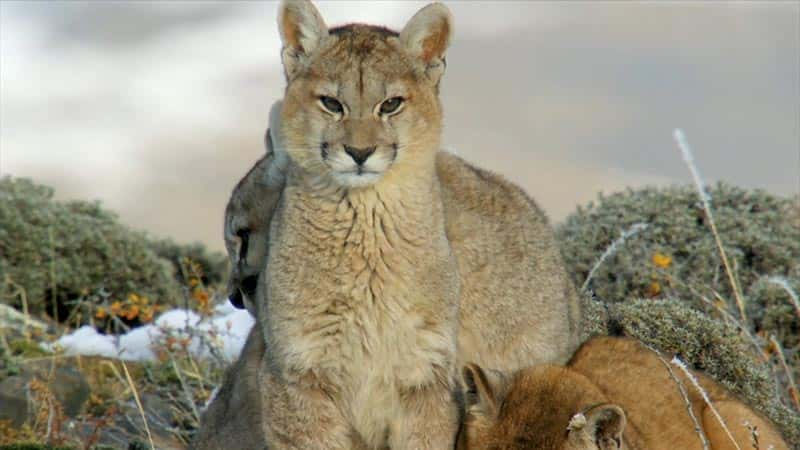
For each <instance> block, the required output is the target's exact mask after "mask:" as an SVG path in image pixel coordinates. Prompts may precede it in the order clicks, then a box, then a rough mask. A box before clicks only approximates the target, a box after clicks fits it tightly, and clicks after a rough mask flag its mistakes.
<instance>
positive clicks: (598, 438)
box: [567, 403, 625, 450]
mask: <svg viewBox="0 0 800 450" xmlns="http://www.w3.org/2000/svg"><path fill="white" fill-rule="evenodd" d="M567 430H568V433H569V439H570V440H572V441H574V442H576V443H577V442H583V443H586V442H593V443H594V444H595V445H596V446H597V448H599V449H600V450H619V449H621V448H622V432H623V431H624V430H625V412H624V411H623V410H622V408H620V407H619V406H617V405H614V404H611V403H604V404H601V405H597V406H593V407H591V408H590V409H588V410H587V411H584V412H582V413H578V414H575V415H574V416H572V419H570V421H569V426H568V427H567Z"/></svg>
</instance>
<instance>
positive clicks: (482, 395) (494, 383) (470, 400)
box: [461, 363, 507, 417]
mask: <svg viewBox="0 0 800 450" xmlns="http://www.w3.org/2000/svg"><path fill="white" fill-rule="evenodd" d="M461 376H462V380H463V383H464V385H463V389H464V402H465V406H466V411H467V414H471V415H473V416H484V417H496V416H497V413H498V410H499V408H500V403H501V402H502V401H503V396H504V395H505V391H506V385H507V380H506V377H505V375H503V374H502V373H500V372H498V371H496V370H483V368H482V367H481V366H479V365H477V364H473V363H468V364H466V365H465V366H464V368H463V369H462V372H461Z"/></svg>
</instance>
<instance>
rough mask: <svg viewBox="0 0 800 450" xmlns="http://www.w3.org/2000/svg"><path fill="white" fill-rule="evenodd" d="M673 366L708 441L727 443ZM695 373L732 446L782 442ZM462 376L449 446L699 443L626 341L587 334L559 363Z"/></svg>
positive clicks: (664, 448)
mask: <svg viewBox="0 0 800 450" xmlns="http://www.w3.org/2000/svg"><path fill="white" fill-rule="evenodd" d="M673 371H674V372H675V375H676V376H677V377H678V378H679V379H680V380H681V382H682V383H683V385H684V386H685V389H686V392H687V394H688V397H689V401H690V402H691V405H692V410H693V412H694V415H695V417H697V420H698V422H699V423H700V425H701V427H702V430H703V432H704V434H705V436H706V437H707V439H708V442H709V448H711V449H713V450H719V449H735V448H736V446H735V445H734V444H733V443H732V442H731V439H730V437H728V435H727V434H726V433H725V431H724V430H723V428H722V426H721V425H720V423H719V421H718V420H717V419H716V417H715V416H714V413H713V412H712V411H711V408H709V407H708V406H707V405H706V403H705V402H704V401H703V399H702V398H701V396H700V394H699V393H698V392H697V390H696V389H695V388H694V387H693V386H692V385H691V383H690V381H689V380H687V379H686V377H685V376H683V374H682V373H681V371H680V369H677V368H674V369H673ZM695 376H696V377H697V378H698V380H699V382H700V384H701V386H702V387H703V389H705V391H706V392H707V393H708V395H709V397H710V399H711V401H712V404H713V405H714V407H715V408H716V409H717V411H718V412H719V413H720V415H721V416H722V418H723V420H724V421H725V423H726V424H727V427H728V429H729V430H730V432H731V434H732V437H733V439H734V440H735V441H736V442H737V444H738V446H739V448H740V449H753V448H759V449H762V450H766V449H770V448H772V449H774V450H782V449H788V448H789V447H788V446H787V445H786V443H785V442H784V441H783V440H782V439H781V437H780V434H779V433H778V432H777V431H776V430H775V428H774V427H773V426H772V425H771V424H770V423H769V421H767V420H766V419H764V418H763V417H761V416H760V415H759V414H757V413H756V412H754V411H753V410H751V409H750V408H748V407H747V406H746V405H745V404H743V403H742V402H740V401H739V400H737V399H736V398H735V397H734V396H733V395H732V394H731V393H730V392H728V391H727V390H725V389H724V388H723V387H722V386H720V385H719V384H718V383H716V382H714V381H713V380H711V379H710V378H708V377H706V376H704V375H702V374H699V373H696V374H695ZM463 377H464V386H465V398H466V402H467V411H466V417H465V419H464V423H463V425H462V429H461V431H460V432H459V437H458V444H457V450H526V449H537V450H616V449H627V450H636V449H639V450H644V449H649V450H675V449H682V450H692V449H697V450H701V449H702V448H703V446H702V444H701V441H700V438H699V436H698V433H697V432H696V431H695V423H694V422H693V421H692V419H691V417H690V416H689V414H688V412H687V407H686V402H685V401H684V399H683V397H682V395H681V393H680V391H679V390H678V386H677V384H676V383H675V381H674V380H673V379H672V378H671V376H670V375H669V372H668V371H667V369H666V367H664V364H663V363H662V362H661V360H660V359H659V358H658V356H657V355H656V354H655V353H653V351H651V350H649V349H648V348H646V347H644V346H643V345H642V344H640V343H639V342H637V341H635V340H632V339H621V338H610V337H604V338H595V339H592V340H590V341H588V342H587V343H585V344H584V345H583V346H582V347H581V348H580V349H579V350H578V351H577V353H576V354H575V356H574V357H573V358H572V360H571V361H570V363H569V364H568V365H567V367H560V366H553V365H541V366H537V367H531V368H528V369H524V370H521V371H518V372H515V373H513V374H511V375H504V374H503V373H501V372H495V371H491V370H483V369H481V368H480V367H479V366H477V365H474V364H470V365H467V366H466V367H465V368H464V371H463ZM753 429H755V430H756V431H757V433H758V442H757V443H758V447H754V441H753V432H752V430H753Z"/></svg>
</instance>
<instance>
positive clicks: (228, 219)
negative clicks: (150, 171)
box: [224, 102, 286, 317]
mask: <svg viewBox="0 0 800 450" xmlns="http://www.w3.org/2000/svg"><path fill="white" fill-rule="evenodd" d="M276 114H280V102H276V103H275V104H274V105H273V107H272V110H271V111H270V120H271V122H274V123H276V124H277V123H278V118H277V117H272V116H275V115H276ZM275 140H276V138H275V137H273V133H271V132H270V129H269V128H267V131H266V133H265V135H264V146H265V149H266V154H265V155H264V156H262V157H261V159H259V160H258V161H257V162H256V163H255V165H254V166H253V167H252V168H250V170H249V171H248V172H247V174H245V176H244V177H242V179H241V180H239V182H238V183H237V184H236V187H235V188H234V189H233V192H232V193H231V198H230V200H228V204H227V206H226V207H225V223H224V239H225V249H226V250H227V251H228V259H229V260H230V268H231V271H230V274H228V299H229V300H230V302H231V303H232V304H233V306H235V307H237V308H239V309H242V308H245V307H246V308H247V310H248V311H249V312H250V314H252V315H253V316H254V317H255V315H256V308H255V301H254V299H253V296H254V295H255V291H256V286H257V285H258V277H259V275H260V274H261V272H262V271H263V270H264V266H265V265H266V262H267V251H268V249H269V225H270V221H271V220H272V214H273V213H274V211H275V207H276V206H277V205H278V200H279V199H280V197H281V192H282V191H283V185H284V182H285V177H284V173H283V171H284V170H285V166H286V155H285V153H283V152H276V151H275V146H276V142H275Z"/></svg>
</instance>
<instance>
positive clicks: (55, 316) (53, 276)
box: [47, 227, 58, 322]
mask: <svg viewBox="0 0 800 450" xmlns="http://www.w3.org/2000/svg"><path fill="white" fill-rule="evenodd" d="M47 234H48V236H49V237H50V254H51V258H50V296H51V298H52V299H53V320H55V321H56V322H58V300H57V297H56V293H57V291H56V240H55V237H54V236H53V228H52V227H50V228H48V229H47Z"/></svg>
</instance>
